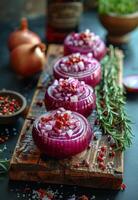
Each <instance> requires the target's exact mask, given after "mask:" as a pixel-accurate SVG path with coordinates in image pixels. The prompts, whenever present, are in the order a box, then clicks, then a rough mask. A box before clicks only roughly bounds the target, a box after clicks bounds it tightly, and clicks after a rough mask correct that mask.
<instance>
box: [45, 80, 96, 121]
mask: <svg viewBox="0 0 138 200" xmlns="http://www.w3.org/2000/svg"><path fill="white" fill-rule="evenodd" d="M45 106H46V109H47V110H53V109H57V108H59V107H64V108H65V109H67V110H72V111H75V112H79V113H80V114H82V115H84V116H86V117H87V116H89V115H90V114H91V112H92V111H93V109H94V108H95V107H96V97H95V94H94V90H93V88H92V87H90V86H89V85H87V84H85V83H84V82H83V81H79V80H77V79H74V78H68V79H59V80H55V81H54V83H53V84H52V85H51V86H49V87H48V89H47V90H46V94H45Z"/></svg>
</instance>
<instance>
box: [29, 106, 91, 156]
mask: <svg viewBox="0 0 138 200" xmlns="http://www.w3.org/2000/svg"><path fill="white" fill-rule="evenodd" d="M69 113H70V114H69ZM53 116H57V117H53ZM57 122H58V123H57ZM59 124H61V125H62V126H60V127H59ZM71 127H74V128H71ZM32 136H33V139H34V142H35V144H36V145H37V147H38V148H39V149H40V150H41V151H42V152H43V153H45V154H46V155H48V156H51V157H54V158H67V157H70V156H73V155H75V154H78V153H80V152H82V151H84V150H85V149H86V148H87V147H88V145H89V143H90V141H91V139H92V136H93V132H92V130H91V128H90V124H89V122H88V121H87V119H86V118H85V117H83V116H82V115H80V114H79V113H76V112H70V111H67V110H63V109H62V111H61V112H60V109H58V110H54V111H51V112H47V113H46V114H44V115H42V116H40V117H39V118H38V119H36V120H35V122H34V125H33V129H32Z"/></svg>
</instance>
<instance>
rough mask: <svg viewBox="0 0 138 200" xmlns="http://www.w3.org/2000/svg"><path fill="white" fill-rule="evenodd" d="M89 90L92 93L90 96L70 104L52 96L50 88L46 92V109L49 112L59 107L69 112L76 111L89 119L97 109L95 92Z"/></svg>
mask: <svg viewBox="0 0 138 200" xmlns="http://www.w3.org/2000/svg"><path fill="white" fill-rule="evenodd" d="M88 88H89V91H90V93H89V96H87V97H85V98H84V99H81V100H79V101H78V102H70V101H62V100H59V99H57V98H55V97H54V96H53V95H51V94H50V93H51V92H50V90H51V87H49V88H48V89H47V90H46V94H45V100H44V102H45V107H46V109H47V110H53V109H57V108H59V107H63V108H65V109H67V110H71V111H75V112H78V113H80V114H82V115H83V116H85V117H88V116H89V115H90V114H91V113H92V111H93V109H95V107H96V96H95V94H94V92H93V89H92V88H91V87H90V86H88Z"/></svg>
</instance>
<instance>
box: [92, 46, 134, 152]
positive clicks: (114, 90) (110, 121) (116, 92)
mask: <svg viewBox="0 0 138 200" xmlns="http://www.w3.org/2000/svg"><path fill="white" fill-rule="evenodd" d="M101 65H102V81H101V83H100V85H98V86H97V87H96V91H95V92H96V96H97V102H96V104H97V113H98V118H99V121H100V126H101V128H102V130H103V132H104V134H109V135H111V136H112V138H113V139H114V141H115V144H116V150H117V149H121V150H125V149H126V148H127V147H129V146H130V145H131V139H132V132H131V126H130V123H131V121H130V120H129V118H128V116H127V114H126V111H125V108H124V106H125V98H124V91H123V87H122V86H120V85H119V83H118V77H119V70H120V69H119V57H118V56H117V54H116V49H114V48H113V47H112V46H110V48H109V54H108V55H106V56H105V58H104V59H103V60H102V63H101Z"/></svg>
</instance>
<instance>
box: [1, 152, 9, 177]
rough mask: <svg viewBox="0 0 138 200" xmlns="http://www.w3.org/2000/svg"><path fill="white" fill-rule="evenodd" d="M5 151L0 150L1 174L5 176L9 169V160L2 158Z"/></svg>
mask: <svg viewBox="0 0 138 200" xmlns="http://www.w3.org/2000/svg"><path fill="white" fill-rule="evenodd" d="M3 151H4V150H3V149H0V174H4V173H6V172H7V171H8V169H9V160H6V159H3V158H2V153H3Z"/></svg>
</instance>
